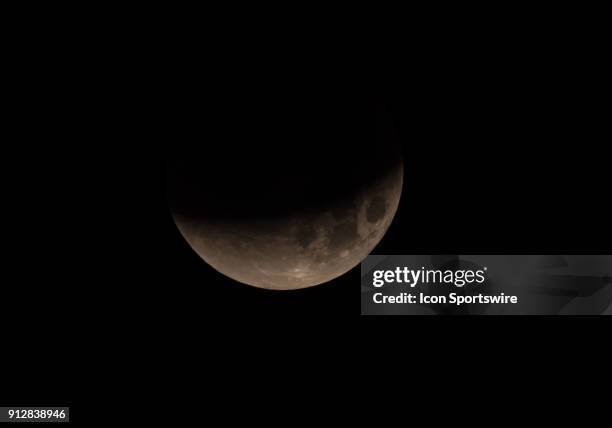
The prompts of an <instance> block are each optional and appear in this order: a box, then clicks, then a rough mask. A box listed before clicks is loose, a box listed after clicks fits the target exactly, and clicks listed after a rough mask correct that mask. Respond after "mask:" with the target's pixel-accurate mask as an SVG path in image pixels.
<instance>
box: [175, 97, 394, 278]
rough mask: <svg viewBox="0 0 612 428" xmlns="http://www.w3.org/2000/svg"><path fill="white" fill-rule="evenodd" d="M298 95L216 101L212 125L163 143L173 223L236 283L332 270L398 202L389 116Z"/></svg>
mask: <svg viewBox="0 0 612 428" xmlns="http://www.w3.org/2000/svg"><path fill="white" fill-rule="evenodd" d="M293 95H295V94H293ZM315 98H316V97H315ZM292 99H293V98H292ZM295 99H298V98H295ZM299 99H302V98H299ZM304 99H306V100H307V101H304V103H303V105H304V107H303V108H299V107H296V105H298V104H299V103H298V102H297V101H295V100H294V102H287V103H285V102H279V103H278V106H282V108H281V107H278V106H276V104H275V106H276V107H273V108H272V109H271V110H270V111H268V110H265V108H264V107H262V105H253V106H249V107H248V108H247V107H245V108H244V109H245V111H246V112H249V114H240V112H238V113H235V114H227V113H225V112H224V114H223V115H221V116H219V117H218V118H216V120H212V119H211V118H209V120H208V121H207V122H206V124H205V125H206V126H205V127H203V130H206V129H208V127H210V126H213V125H212V124H213V123H214V126H216V128H218V129H217V130H218V131H219V132H217V133H215V134H214V137H213V133H203V134H202V135H203V136H204V137H203V138H200V139H195V138H193V136H192V135H186V136H185V138H184V140H185V141H184V142H182V143H176V142H173V143H172V144H169V145H168V150H167V153H166V155H167V157H166V158H167V162H166V166H167V168H166V173H167V174H166V179H167V190H168V201H169V204H170V207H171V212H172V215H173V218H174V220H175V222H176V224H177V226H178V229H179V230H180V232H181V234H182V235H183V236H184V238H185V239H186V241H187V242H188V243H189V245H190V246H191V247H192V248H193V250H194V251H195V252H196V253H197V254H198V255H199V256H200V257H201V258H202V259H203V260H204V261H205V262H206V263H208V264H209V265H210V266H212V267H213V268H215V269H216V270H217V271H219V272H221V273H222V274H224V275H226V276H228V277H230V278H233V279H235V280H236V281H239V282H242V283H244V284H249V285H252V286H255V287H260V288H267V289H274V290H292V289H299V288H305V287H311V286H314V285H317V284H322V283H324V282H327V281H330V280H332V279H334V278H337V277H338V276H340V275H342V274H344V273H345V272H347V271H349V270H350V269H352V268H354V267H355V266H356V265H358V264H359V263H360V262H361V261H362V260H363V259H364V258H365V257H366V256H367V255H368V254H369V253H370V252H371V251H372V250H373V249H374V247H375V246H376V245H377V244H378V243H379V242H380V240H381V239H382V238H383V236H384V234H385V232H386V231H387V229H388V228H389V226H390V225H391V221H392V220H393V217H394V216H395V213H396V211H397V208H398V204H399V201H400V195H401V193H402V181H403V170H404V166H403V162H402V156H401V148H400V146H399V145H398V144H397V140H396V139H395V135H394V133H393V126H392V124H391V122H390V119H389V117H388V116H387V115H385V114H384V112H382V110H380V109H378V110H373V111H372V113H373V116H375V117H376V125H375V126H371V124H372V120H371V118H372V117H373V116H367V117H365V118H363V117H362V116H360V115H359V113H362V111H361V110H359V109H352V108H351V107H352V106H353V103H352V101H347V100H344V101H342V100H340V101H342V102H340V101H338V100H336V102H334V101H333V98H330V97H329V96H326V97H324V98H321V99H326V100H327V102H326V103H321V102H320V100H318V99H317V100H313V98H312V97H310V98H308V97H305V98H304ZM315 101H316V102H315ZM313 106H316V108H313ZM219 110H222V109H219ZM232 111H234V110H232ZM253 112H256V113H253ZM251 113H252V114H251ZM191 139H195V140H196V141H197V142H194V141H190V140H191ZM357 141H367V142H369V144H368V145H367V147H359V145H358V144H356V142H357ZM237 142H242V143H243V144H238V143H237Z"/></svg>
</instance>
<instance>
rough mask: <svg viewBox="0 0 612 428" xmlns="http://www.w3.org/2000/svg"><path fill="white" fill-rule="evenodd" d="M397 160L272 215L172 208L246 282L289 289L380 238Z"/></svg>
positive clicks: (330, 275)
mask: <svg viewBox="0 0 612 428" xmlns="http://www.w3.org/2000/svg"><path fill="white" fill-rule="evenodd" d="M402 180H403V164H402V162H401V161H398V162H395V164H394V165H393V166H392V167H391V168H390V170H388V171H386V172H385V173H384V174H380V175H379V176H378V177H377V178H376V179H374V180H373V181H372V182H370V183H367V184H366V185H363V186H360V187H359V188H358V189H355V190H354V191H353V192H352V194H351V193H349V194H348V195H345V196H344V197H342V198H339V199H338V200H336V201H332V202H328V203H327V205H326V206H319V207H317V208H316V209H312V210H304V211H302V212H293V213H288V214H286V215H284V216H282V217H280V218H278V217H276V218H274V220H271V219H270V220H267V219H257V220H255V219H253V220H249V219H243V218H242V219H235V220H232V219H227V220H224V221H218V220H208V219H206V218H202V217H196V218H190V217H189V216H183V215H181V214H180V213H179V212H177V211H176V210H173V216H174V219H175V222H176V224H177V226H178V228H179V230H180V232H181V233H182V235H183V236H184V238H185V239H186V240H187V242H188V243H189V245H190V246H191V247H192V248H193V249H194V250H195V252H196V253H197V254H198V255H199V256H200V257H201V258H202V259H203V260H204V261H206V263H208V264H209V265H210V266H212V267H213V268H215V269H216V270H217V271H219V272H221V273H223V274H224V275H226V276H228V277H230V278H233V279H235V280H236V281H239V282H242V283H244V284H249V285H252V286H255V287H260V288H266V289H273V290H293V289H299V288H305V287H311V286H314V285H317V284H322V283H325V282H328V281H330V280H332V279H334V278H337V277H338V276H340V275H342V274H344V273H346V272H347V271H349V270H351V269H352V268H354V267H355V266H356V265H358V264H359V263H360V262H361V261H362V260H363V259H364V258H365V257H366V256H367V255H368V254H369V253H370V252H371V251H372V250H373V249H374V247H375V246H376V245H377V244H378V243H379V242H380V240H381V239H382V238H383V236H384V234H385V232H386V231H387V229H388V228H389V226H390V225H391V222H392V220H393V217H394V216H395V213H396V211H397V208H398V204H399V200H400V196H401V192H402Z"/></svg>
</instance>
